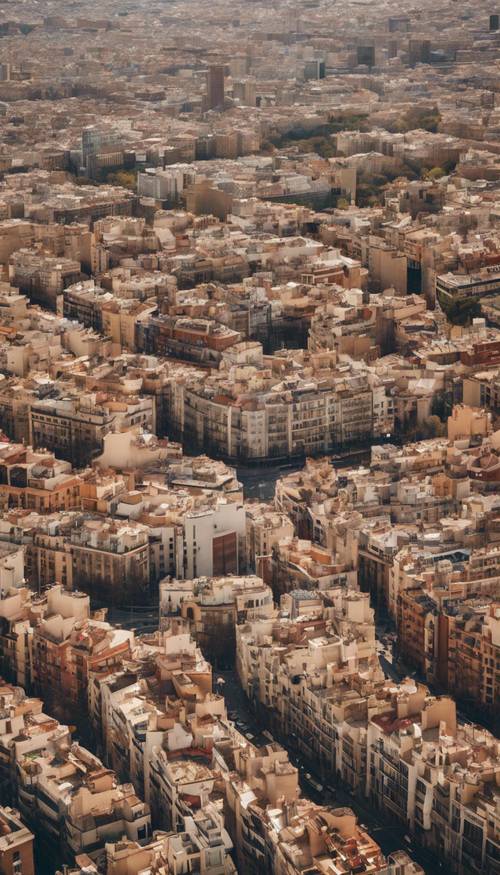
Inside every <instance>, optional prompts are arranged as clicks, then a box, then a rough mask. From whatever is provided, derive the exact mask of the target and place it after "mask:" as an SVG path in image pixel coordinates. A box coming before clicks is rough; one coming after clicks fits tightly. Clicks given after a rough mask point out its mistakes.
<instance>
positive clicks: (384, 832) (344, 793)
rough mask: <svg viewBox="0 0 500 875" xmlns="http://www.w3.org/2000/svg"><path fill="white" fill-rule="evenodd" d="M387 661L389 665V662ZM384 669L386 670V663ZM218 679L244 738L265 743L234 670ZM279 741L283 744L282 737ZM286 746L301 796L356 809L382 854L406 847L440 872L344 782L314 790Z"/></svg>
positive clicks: (304, 764)
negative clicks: (293, 766) (296, 774)
mask: <svg viewBox="0 0 500 875" xmlns="http://www.w3.org/2000/svg"><path fill="white" fill-rule="evenodd" d="M383 658H384V657H383ZM384 659H385V658H384ZM385 661H387V660H385ZM389 664H390V665H391V668H392V664H391V663H389ZM383 668H384V669H385V665H384V666H383ZM394 671H395V669H394ZM217 678H222V679H223V680H224V684H220V685H219V689H220V692H222V693H223V694H224V696H225V699H226V704H227V709H228V712H229V713H230V715H231V717H232V716H233V714H234V715H237V723H239V726H240V727H241V726H242V725H243V729H241V730H240V731H242V732H243V734H244V735H246V737H247V738H250V740H251V741H252V743H253V744H257V745H260V744H265V743H266V742H268V741H269V735H263V726H262V724H261V723H260V722H259V721H258V719H257V717H256V715H255V713H254V711H253V710H252V708H251V707H250V705H249V702H248V700H247V698H246V696H245V695H244V693H243V690H242V688H241V686H240V684H239V681H238V677H237V675H236V672H234V671H223V672H219V673H217V674H216V675H215V676H214V680H217ZM281 741H282V743H283V740H281ZM285 746H286V747H287V749H288V751H289V754H290V759H291V761H292V762H293V763H294V765H296V766H297V767H298V769H299V778H300V785H301V789H302V792H303V794H304V796H307V797H309V798H310V799H313V800H314V801H315V802H322V803H326V804H327V805H333V806H337V807H349V808H352V809H353V810H354V811H355V812H356V814H357V817H358V820H359V822H360V823H361V824H363V826H365V827H366V829H367V830H368V832H369V833H370V835H372V836H373V838H374V839H375V841H377V842H378V844H379V845H380V847H381V848H382V851H383V852H384V854H390V853H392V852H393V851H398V850H402V849H404V850H407V851H408V852H409V853H410V855H411V856H412V858H413V859H414V860H415V861H416V862H418V863H419V864H420V865H421V866H422V867H423V869H424V871H425V873H426V875H442V873H443V870H444V865H443V863H441V862H440V861H439V860H437V859H436V857H435V856H434V854H432V853H431V852H429V851H427V850H425V849H424V848H420V847H418V846H417V845H415V844H414V843H412V844H409V843H408V842H407V841H405V835H406V834H407V833H406V830H405V829H404V828H403V827H401V826H398V825H395V826H393V825H392V824H391V823H389V822H388V819H387V817H386V816H384V814H383V813H380V812H379V811H376V810H375V809H373V808H372V807H371V806H370V805H369V804H368V803H367V802H366V801H364V800H360V799H358V797H357V796H353V794H352V793H350V792H349V790H348V788H347V787H346V786H345V785H343V784H337V783H335V784H334V783H333V782H332V783H329V784H327V785H326V786H324V787H323V790H322V791H321V792H318V791H317V790H315V788H314V787H313V786H311V784H310V783H309V781H308V780H307V778H306V777H305V775H306V773H307V774H310V775H311V777H312V778H313V779H314V781H315V783H318V784H323V779H322V778H321V777H320V776H319V775H318V774H316V773H315V771H314V766H312V765H311V764H310V763H309V762H308V761H306V760H305V759H303V758H302V757H300V756H298V755H297V754H296V753H295V752H294V751H293V750H291V749H290V746H289V744H285Z"/></svg>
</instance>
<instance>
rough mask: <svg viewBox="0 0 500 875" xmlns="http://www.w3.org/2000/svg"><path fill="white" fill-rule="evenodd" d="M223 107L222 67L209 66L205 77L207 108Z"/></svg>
mask: <svg viewBox="0 0 500 875" xmlns="http://www.w3.org/2000/svg"><path fill="white" fill-rule="evenodd" d="M222 106H224V65H223V64H211V65H210V67H209V68H208V75H207V108H208V109H217V108H218V107H222Z"/></svg>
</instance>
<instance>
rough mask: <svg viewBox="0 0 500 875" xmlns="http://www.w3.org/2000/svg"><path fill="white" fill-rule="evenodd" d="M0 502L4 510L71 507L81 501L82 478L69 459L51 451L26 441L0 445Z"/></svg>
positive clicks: (44, 509)
mask: <svg viewBox="0 0 500 875" xmlns="http://www.w3.org/2000/svg"><path fill="white" fill-rule="evenodd" d="M0 471H1V475H0V479H1V481H2V482H1V483H0V502H1V504H2V507H3V509H4V510H5V511H7V510H8V509H9V508H23V509H25V510H27V511H31V510H32V511H37V512H40V513H48V512H52V511H60V510H71V509H73V508H75V507H78V506H79V504H80V484H81V478H80V477H79V476H78V475H77V474H74V473H73V471H72V468H71V464H70V463H69V462H66V461H63V460H61V459H57V458H56V457H55V456H54V454H53V453H51V452H50V451H48V450H44V449H41V450H33V449H32V447H30V446H24V445H23V444H3V445H2V446H1V448H0Z"/></svg>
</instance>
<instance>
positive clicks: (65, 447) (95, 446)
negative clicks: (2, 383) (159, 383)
mask: <svg viewBox="0 0 500 875" xmlns="http://www.w3.org/2000/svg"><path fill="white" fill-rule="evenodd" d="M30 424H31V435H32V439H33V444H34V446H35V447H45V448H47V449H49V450H51V451H52V452H54V453H55V454H56V455H57V456H59V457H60V458H62V459H69V460H71V461H72V462H73V464H75V465H76V466H77V467H80V468H81V467H84V466H85V465H87V464H89V462H90V461H91V460H92V459H93V458H95V456H97V455H98V454H99V452H102V449H103V440H104V437H105V435H106V434H107V433H108V432H110V431H111V430H112V429H121V428H128V427H132V426H142V427H143V428H145V429H146V430H149V431H153V432H154V429H155V414H154V403H153V399H152V398H142V397H133V396H132V397H131V396H128V397H123V396H122V397H120V396H118V397H117V396H113V395H108V396H107V397H106V395H104V394H101V393H99V394H98V393H95V392H94V393H92V392H88V393H85V392H84V393H78V392H76V391H73V392H71V391H70V392H69V393H68V395H67V396H65V395H64V394H63V393H59V397H57V398H46V399H41V400H40V401H38V402H36V403H35V404H32V405H31V411H30Z"/></svg>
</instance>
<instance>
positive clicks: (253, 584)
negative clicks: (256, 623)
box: [160, 576, 273, 668]
mask: <svg viewBox="0 0 500 875" xmlns="http://www.w3.org/2000/svg"><path fill="white" fill-rule="evenodd" d="M272 608H273V596H272V592H271V589H270V588H269V587H268V586H266V585H265V584H264V583H263V581H262V579H261V578H260V577H255V576H246V577H231V576H227V577H210V578H205V577H201V578H197V579H195V580H170V579H167V580H163V581H161V582H160V622H161V618H162V617H164V618H165V620H166V621H167V622H168V618H169V617H172V616H179V615H180V616H181V617H182V618H183V619H185V620H187V621H188V622H189V625H190V629H191V632H192V634H193V636H194V637H195V639H196V641H197V642H198V644H199V646H200V647H201V650H202V651H203V653H204V654H205V656H206V657H207V659H209V660H210V662H211V663H212V665H213V666H214V667H218V668H221V667H225V666H231V665H232V664H233V662H234V655H235V646H236V639H235V627H236V624H237V623H242V622H244V621H245V620H246V619H247V618H250V617H252V616H265V615H266V614H269V613H270V612H271V611H272Z"/></svg>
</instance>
